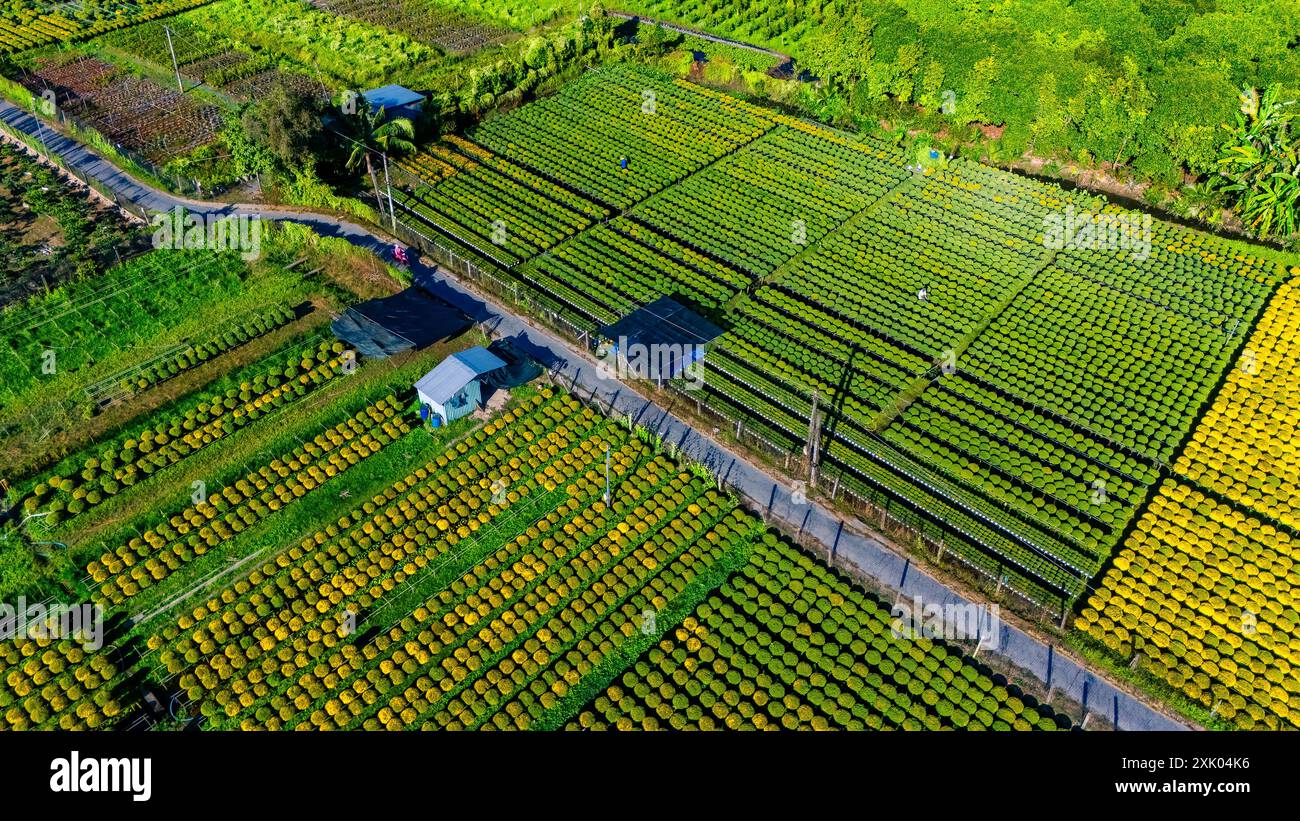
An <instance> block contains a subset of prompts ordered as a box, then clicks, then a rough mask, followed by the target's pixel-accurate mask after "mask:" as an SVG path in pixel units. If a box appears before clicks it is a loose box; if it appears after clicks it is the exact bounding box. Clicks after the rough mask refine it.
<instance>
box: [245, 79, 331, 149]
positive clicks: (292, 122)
mask: <svg viewBox="0 0 1300 821" xmlns="http://www.w3.org/2000/svg"><path fill="white" fill-rule="evenodd" d="M324 113H325V111H324V104H323V103H322V102H321V100H320V99H319V98H318V97H316V96H315V95H313V94H309V93H305V92H303V91H298V90H294V89H291V88H287V87H286V86H284V85H277V86H276V87H275V88H273V89H272V90H271V91H270V93H268V94H267V95H266V97H265V98H264V99H263V100H262V101H261V102H259V103H258V104H257V105H255V106H252V107H251V108H249V109H248V110H247V111H245V112H244V115H243V117H241V119H240V124H241V125H242V126H243V132H244V134H245V135H247V137H248V139H249V140H251V141H252V142H253V143H255V144H257V145H260V146H262V147H263V148H264V149H265V150H266V151H267V152H269V154H270V156H271V157H273V158H274V160H275V163H276V164H277V165H278V166H279V168H281V169H289V168H294V167H296V166H298V165H299V164H301V163H302V161H303V159H304V157H306V156H314V155H315V153H316V151H317V150H319V148H320V147H321V144H322V142H323V139H322V138H323V134H324V126H323V125H322V122H321V117H322V116H323V115H324ZM246 159H247V158H246Z"/></svg>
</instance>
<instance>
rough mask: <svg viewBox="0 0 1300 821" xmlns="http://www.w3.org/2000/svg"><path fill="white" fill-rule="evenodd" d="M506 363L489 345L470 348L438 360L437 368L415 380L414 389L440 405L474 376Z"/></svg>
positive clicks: (501, 366) (503, 365) (502, 366)
mask: <svg viewBox="0 0 1300 821" xmlns="http://www.w3.org/2000/svg"><path fill="white" fill-rule="evenodd" d="M505 365H506V363H505V362H504V361H502V360H501V359H500V358H499V357H497V356H496V355H495V354H493V353H492V352H491V351H489V350H488V349H487V348H483V347H476V348H470V349H469V350H467V351H461V352H460V353H454V354H452V355H451V356H449V357H447V358H446V359H444V360H442V361H441V362H439V363H438V367H436V368H434V369H433V370H431V371H429V372H428V373H426V374H425V375H424V376H422V377H420V379H419V381H417V382H416V383H415V389H416V390H417V391H419V392H420V393H422V394H424V395H425V396H427V397H429V398H430V399H432V400H433V401H434V402H437V403H438V404H439V405H441V404H444V403H445V402H446V401H447V400H448V399H451V398H452V397H453V396H455V395H456V393H457V392H458V391H460V389H461V388H463V387H465V386H466V385H468V384H469V383H470V382H471V381H472V380H473V379H474V378H475V377H478V376H482V375H483V374H485V373H488V372H489V371H494V370H496V369H497V368H504V367H505Z"/></svg>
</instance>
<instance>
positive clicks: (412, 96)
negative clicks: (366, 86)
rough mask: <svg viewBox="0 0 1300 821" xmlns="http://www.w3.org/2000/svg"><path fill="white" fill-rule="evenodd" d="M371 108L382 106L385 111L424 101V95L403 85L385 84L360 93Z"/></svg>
mask: <svg viewBox="0 0 1300 821" xmlns="http://www.w3.org/2000/svg"><path fill="white" fill-rule="evenodd" d="M361 96H362V97H365V98H366V102H367V103H369V104H370V107H371V108H379V107H380V106H383V107H384V109H385V110H386V111H394V110H396V109H399V108H402V107H404V106H409V105H415V104H418V103H422V102H424V95H423V94H421V93H419V92H418V91H412V90H411V89H409V88H406V87H405V86H399V85H386V86H380V87H379V88H372V89H370V90H369V91H367V92H365V93H364V94H362V95H361Z"/></svg>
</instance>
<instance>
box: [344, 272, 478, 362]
mask: <svg viewBox="0 0 1300 821" xmlns="http://www.w3.org/2000/svg"><path fill="white" fill-rule="evenodd" d="M472 324H473V323H472V322H471V321H470V320H469V319H468V318H467V317H466V316H465V315H464V314H463V313H461V312H460V311H458V310H456V309H455V308H453V307H452V306H451V305H448V304H447V303H446V302H443V301H442V300H438V299H434V298H433V297H431V296H429V295H428V294H427V293H425V292H424V291H422V290H421V289H419V288H407V289H406V290H405V291H402V292H401V293H398V294H394V295H393V296H388V297H383V298H381V299H372V300H370V301H369V302H362V303H361V304H359V305H353V306H352V307H351V308H348V309H347V310H346V311H345V312H344V313H343V315H342V316H340V317H339V318H338V319H336V320H334V322H333V324H332V325H331V326H330V327H331V329H332V330H333V331H334V335H335V336H336V337H338V338H339V339H341V340H343V341H344V342H347V343H348V344H350V345H352V346H353V347H354V348H356V349H357V351H358V352H359V353H361V355H362V356H368V357H372V358H383V357H387V356H392V355H393V354H395V353H401V352H402V351H408V350H411V349H413V348H423V347H426V346H428V345H432V344H433V343H435V342H440V341H442V340H444V339H450V338H451V337H453V336H456V335H458V334H460V333H462V332H464V331H465V329H466V328H468V327H469V326H470V325H472Z"/></svg>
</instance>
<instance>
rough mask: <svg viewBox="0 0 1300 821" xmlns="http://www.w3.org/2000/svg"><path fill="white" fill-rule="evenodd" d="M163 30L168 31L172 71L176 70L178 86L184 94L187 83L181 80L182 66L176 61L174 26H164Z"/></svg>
mask: <svg viewBox="0 0 1300 821" xmlns="http://www.w3.org/2000/svg"><path fill="white" fill-rule="evenodd" d="M163 31H165V32H166V33H167V50H168V51H169V52H171V55H172V71H174V72H176V87H177V88H178V89H180V92H181V93H182V94H184V93H185V84H184V83H182V82H181V67H180V65H179V64H178V63H177V62H176V49H175V47H173V46H172V27H171V26H163Z"/></svg>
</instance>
